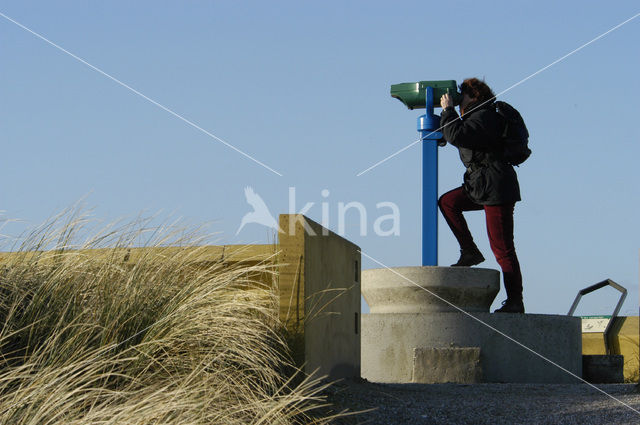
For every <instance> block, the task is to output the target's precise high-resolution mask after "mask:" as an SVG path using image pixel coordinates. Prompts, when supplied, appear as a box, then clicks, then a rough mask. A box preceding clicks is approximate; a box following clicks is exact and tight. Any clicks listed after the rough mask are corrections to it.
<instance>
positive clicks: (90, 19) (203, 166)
mask: <svg viewBox="0 0 640 425" xmlns="http://www.w3.org/2000/svg"><path fill="white" fill-rule="evenodd" d="M0 12H1V13H3V14H4V15H7V16H8V17H10V18H12V19H14V20H16V21H18V22H20V23H21V24H23V25H24V26H26V27H28V28H30V29H31V30H33V31H35V32H38V33H39V34H41V35H42V36H44V37H46V38H48V39H49V40H51V41H52V42H54V43H56V44H58V45H60V46H61V47H63V48H64V49H66V50H68V51H69V52H71V53H73V54H75V55H77V56H79V57H81V58H82V59H84V60H85V61H87V62H89V63H91V64H92V65H94V66H96V67H98V68H100V69H101V70H103V71H104V72H106V73H108V74H110V75H112V76H113V77H115V78H117V79H119V80H120V81H122V82H123V83H125V84H128V85H129V86H131V87H133V88H135V89H136V90H138V91H139V92H141V93H143V94H144V95H146V96H148V97H149V98H151V99H153V100H155V101H157V102H158V103H160V104H162V105H164V106H166V107H167V108H170V109H171V110H173V111H175V112H176V113H178V114H180V115H181V116H183V117H184V118H186V119H188V120H190V121H191V122H193V123H195V124H197V125H198V126H200V127H201V128H203V129H205V130H207V131H209V132H210V133H212V134H214V135H216V136H218V137H220V138H222V139H224V140H225V141H227V142H228V143H230V144H232V145H233V146H235V147H237V148H238V149H240V150H242V151H244V152H246V153H247V154H249V155H251V156H252V157H254V158H256V159H257V160H259V161H261V162H263V163H264V164H266V165H268V166H269V167H271V168H273V169H274V170H277V171H278V172H279V173H280V174H282V176H279V175H277V174H275V173H273V172H271V171H269V170H267V169H265V168H264V167H262V166H260V165H258V164H256V163H255V162H253V161H251V160H249V159H247V158H245V157H243V156H242V155H240V154H239V153H237V152H236V151H234V150H232V149H230V148H229V147H227V146H225V145H223V144H222V143H220V142H219V141H217V140H215V139H213V138H211V137H209V136H207V135H205V134H203V133H202V132H200V131H199V130H197V129H195V128H193V127H191V126H189V125H188V124H186V123H185V122H183V121H181V120H179V119H177V118H176V117H174V116H172V115H171V114H169V113H167V112H166V111H164V110H162V109H160V108H158V107H157V106H155V105H153V104H151V103H150V102H149V101H147V100H145V99H143V98H141V97H140V96H138V95H136V94H134V93H132V92H131V91H129V90H127V89H126V88H124V87H122V86H120V85H118V84H117V83H115V82H114V81H112V80H110V79H108V78H106V77H105V76H104V75H101V74H99V73H98V72H96V71H95V70H92V69H91V68H89V67H87V66H86V65H84V64H82V63H80V62H78V61H77V60H75V59H73V58H72V57H70V56H69V55H67V54H65V53H63V52H61V51H60V50H57V49H55V48H54V47H52V46H51V45H49V44H47V43H45V42H44V41H42V40H40V39H38V38H37V37H36V36H34V35H33V34H30V33H29V32H27V31H26V30H24V29H22V28H20V27H19V26H17V25H16V24H14V23H12V22H10V21H9V20H7V19H6V18H2V17H0V43H1V50H0V52H1V58H2V62H1V66H0V93H1V95H2V102H0V108H1V109H0V117H1V118H0V123H1V124H0V125H1V127H0V137H1V138H2V148H3V149H2V155H1V156H0V179H1V180H2V181H3V182H4V183H3V184H2V185H0V200H1V205H0V209H2V210H3V211H4V217H5V218H13V219H17V218H19V219H22V220H24V221H23V223H21V224H16V225H13V226H10V227H8V228H6V229H5V231H11V232H16V233H17V232H19V231H20V227H21V226H28V225H35V224H38V223H40V222H42V221H43V220H45V219H46V218H47V217H49V216H51V215H52V214H54V213H56V212H57V211H60V210H61V209H63V208H65V207H68V206H70V205H72V204H73V203H75V202H76V201H77V200H79V199H80V198H82V197H83V196H85V195H87V194H89V196H88V199H87V204H88V205H90V206H94V207H95V214H96V215H97V216H98V217H100V218H102V219H105V220H107V221H109V220H114V219H117V218H120V217H123V216H127V217H131V216H136V215H137V214H138V213H140V212H141V211H146V212H148V213H156V212H158V211H164V212H166V213H167V214H169V213H171V214H173V215H177V216H182V217H185V219H186V220H188V221H189V222H191V223H194V224H198V223H203V222H211V223H212V224H211V227H210V228H211V230H212V231H215V232H220V234H219V235H218V237H217V240H218V243H221V244H222V243H230V244H232V243H265V242H268V241H269V240H270V239H271V237H270V232H269V230H268V229H267V228H265V227H262V226H260V225H257V224H252V225H251V224H250V225H247V226H245V228H243V230H242V232H240V233H239V234H238V235H237V236H236V230H237V229H238V226H239V224H240V220H241V218H242V216H243V215H244V214H245V213H247V212H248V211H249V210H250V208H249V206H248V205H247V203H246V201H245V197H244V187H245V186H251V187H253V188H254V190H255V191H256V193H258V194H259V195H260V196H261V197H262V198H263V199H264V200H265V202H266V203H267V204H268V206H269V208H270V210H271V212H272V213H274V214H278V213H286V212H287V211H288V209H289V188H290V187H295V190H296V208H297V209H300V208H302V206H303V205H304V204H305V203H307V202H314V205H313V207H311V208H310V209H309V212H308V215H309V217H311V218H312V219H314V220H316V221H321V218H322V207H321V203H322V202H324V203H326V205H327V208H328V212H329V215H328V217H329V227H330V228H331V229H332V230H334V231H336V230H337V216H338V203H339V202H345V203H346V202H354V201H357V202H361V203H362V204H363V205H365V206H366V208H367V214H368V215H367V228H368V232H367V235H366V236H361V235H360V234H359V223H358V222H359V220H358V217H357V215H356V214H355V212H354V213H353V214H351V215H348V216H347V219H348V221H347V227H346V234H345V237H347V238H348V239H350V240H352V241H354V242H355V243H357V244H358V245H359V246H360V247H361V248H362V250H363V251H364V252H365V253H366V254H367V255H369V256H371V257H373V258H376V259H378V260H379V261H380V262H382V263H384V264H386V265H388V266H407V265H419V263H420V261H421V260H420V258H421V256H420V249H421V248H420V247H421V240H420V238H421V236H420V235H421V231H420V221H421V220H420V214H421V212H420V208H421V206H420V205H421V187H420V185H421V153H420V147H419V146H418V145H416V146H413V147H412V148H410V149H407V150H406V151H404V152H402V153H401V154H399V155H397V156H395V157H394V158H392V159H391V160H389V161H387V162H385V163H383V164H381V165H380V166H378V167H376V168H374V169H372V170H371V171H369V172H367V173H365V174H363V175H362V176H360V177H357V174H358V173H359V172H360V171H362V170H364V169H366V168H368V167H370V166H371V165H373V164H375V163H377V162H378V161H380V160H382V159H384V158H385V157H387V156H388V155H390V154H392V153H394V152H396V151H397V150H399V149H401V148H403V147H404V146H406V145H408V144H410V143H411V142H413V141H414V140H415V139H416V135H417V133H416V131H415V121H416V117H417V116H418V115H419V114H420V113H421V112H419V111H409V110H407V109H406V108H404V106H403V105H402V104H400V102H398V101H397V100H395V99H392V98H391V97H390V96H389V86H390V85H391V84H394V83H400V82H409V81H418V80H424V79H455V80H457V81H461V80H462V79H464V78H466V77H471V76H477V77H484V78H485V79H486V81H487V83H488V84H489V85H491V86H492V88H493V89H494V91H495V92H496V93H498V92H501V91H503V90H505V89H507V88H509V87H511V86H513V85H514V84H516V83H518V82H520V81H521V80H522V79H524V78H526V77H528V76H530V75H531V74H533V73H535V72H536V71H538V70H540V69H542V68H543V67H545V66H547V65H549V64H551V63H553V62H554V61H556V60H557V59H559V58H561V57H562V56H564V55H566V54H567V53H569V52H571V51H573V50H574V49H576V48H578V47H580V46H582V45H584V44H585V43H587V42H588V41H590V40H592V39H593V38H595V37H597V36H598V35H600V34H602V33H604V32H606V31H608V30H609V29H611V28H612V27H614V26H616V25H618V24H620V23H621V22H623V21H625V20H627V19H629V18H631V17H632V16H635V15H636V14H637V13H638V12H640V9H639V8H638V4H637V2H632V1H620V2H616V1H614V2H609V3H607V4H604V3H603V2H595V1H587V2H577V1H571V2H551V1H547V2H545V1H537V2H526V3H525V2H521V3H515V2H507V1H497V2H490V3H489V4H485V5H480V4H479V3H478V2H472V1H456V2H437V3H436V2H434V3H433V4H430V3H429V2H424V1H422V2H417V1H416V2H413V1H398V2H381V1H368V2H364V1H362V2H344V1H339V2H338V1H327V2H300V1H275V2H259V1H246V2H232V1H208V2H206V1H189V2H166V1H136V2H130V1H129V2H125V1H110V2H87V1H58V2H55V4H54V2H45V1H3V2H2V3H0ZM639 39H640V17H638V18H636V19H634V20H632V21H631V22H629V23H627V24H626V25H624V26H622V27H620V28H619V29H617V30H615V31H613V32H611V33H610V34H608V35H606V36H604V37H602V38H601V39H599V40H597V41H595V42H593V43H592V44H590V45H588V46H586V47H584V49H582V50H580V51H578V52H576V53H575V54H573V55H571V56H569V57H567V58H566V59H564V60H562V61H561V62H559V63H557V64H555V65H553V66H551V67H549V68H548V69H546V70H544V71H542V72H540V73H539V74H537V75H535V76H533V77H532V78H530V79H528V80H527V81H525V82H523V83H522V84H520V85H518V86H516V87H514V88H513V89H511V90H509V91H508V92H506V93H505V94H504V95H502V96H500V98H501V99H502V100H505V101H507V102H510V103H511V104H513V105H514V106H516V107H517V108H518V109H519V110H520V112H521V113H522V115H523V116H524V118H525V120H526V122H527V125H528V127H529V131H530V133H531V139H530V143H531V148H532V150H533V156H532V157H531V159H529V160H528V161H527V162H526V163H525V164H523V165H522V166H521V167H520V168H519V169H518V174H519V178H520V185H521V189H522V197H523V201H522V202H520V203H518V204H517V206H516V213H515V214H516V230H515V235H516V246H517V249H518V254H519V257H520V261H521V263H522V268H523V275H524V286H525V304H526V307H527V311H528V312H532V313H557V314H565V313H566V311H567V310H568V309H569V306H570V305H571V302H572V300H573V298H574V297H575V294H576V293H577V291H578V290H579V289H581V288H583V287H585V286H588V285H590V284H593V283H596V282H599V281H600V280H602V279H605V278H611V279H613V280H615V281H616V282H618V283H620V284H622V285H623V286H626V287H627V288H628V289H629V296H628V299H627V302H626V303H625V305H624V307H623V310H622V313H624V314H637V311H638V309H637V305H638V281H639V279H638V269H639V255H640V231H639V230H638V229H639V227H638V223H637V217H638V213H637V211H638V210H640V196H638V195H639V190H638V185H637V182H638V166H637V164H638V158H640V147H638V141H639V140H640V130H638V125H637V121H638V119H637V111H638V94H639V93H640V90H639V89H640V82H638V81H639V80H638V77H637V76H638V74H639V72H638V71H640V51H639V48H638V42H637V41H638V40H639ZM439 152H440V158H439V191H440V193H444V192H445V191H447V190H449V189H451V188H454V187H456V186H458V185H460V184H461V181H462V174H463V172H464V169H463V166H462V164H461V163H460V162H459V159H458V157H457V152H456V151H455V149H454V148H452V147H451V146H447V147H444V148H441V149H440V151H439ZM323 190H328V191H329V194H328V196H323V195H322V191H323ZM325 194H326V192H325ZM379 202H393V203H395V204H396V205H398V208H399V210H400V213H401V216H400V218H401V221H400V235H399V236H387V237H381V236H376V235H375V234H374V232H373V222H374V220H375V219H376V218H377V217H379V216H380V215H382V214H385V213H388V211H381V210H379V209H376V204H377V203H379ZM468 221H469V223H470V227H471V230H472V232H473V233H474V235H475V239H476V241H477V243H478V245H479V247H480V248H481V250H482V251H483V252H484V254H485V257H486V258H488V261H486V262H485V263H483V266H484V267H492V268H498V266H497V263H496V262H495V260H493V258H492V255H491V251H490V249H489V245H488V241H487V237H486V230H485V227H484V216H483V214H482V213H481V212H477V213H471V214H469V215H468ZM439 229H440V230H439V231H440V236H439V258H440V259H439V263H440V264H441V265H448V264H451V263H453V262H455V260H456V259H457V256H458V247H457V245H456V243H455V240H454V239H453V236H452V235H451V234H450V232H449V230H448V228H447V227H446V224H445V223H444V221H443V220H442V219H441V220H440V224H439ZM374 267H377V265H375V264H374V263H373V262H372V261H369V260H363V268H374ZM616 297H617V296H616V294H615V293H614V292H612V291H609V292H606V291H604V292H602V293H596V294H592V295H591V296H589V297H586V298H585V300H584V304H583V307H582V308H581V309H580V310H579V311H578V313H579V314H609V313H610V312H611V311H612V310H613V306H614V304H615V300H616ZM502 299H504V290H502V291H501V293H500V294H499V295H498V297H497V298H496V303H495V305H494V307H495V306H497V305H499V302H500V301H501V300H502Z"/></svg>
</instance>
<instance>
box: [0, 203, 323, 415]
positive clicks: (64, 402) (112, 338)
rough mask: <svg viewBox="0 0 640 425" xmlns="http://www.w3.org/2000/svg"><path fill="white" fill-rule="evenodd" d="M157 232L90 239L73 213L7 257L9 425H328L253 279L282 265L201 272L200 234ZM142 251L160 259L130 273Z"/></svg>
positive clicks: (269, 300) (3, 278)
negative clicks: (134, 253) (132, 251)
mask: <svg viewBox="0 0 640 425" xmlns="http://www.w3.org/2000/svg"><path fill="white" fill-rule="evenodd" d="M149 223H150V221H149V220H136V221H134V222H132V223H126V224H124V225H121V226H117V227H116V226H111V227H108V228H106V229H103V230H101V231H98V232H92V231H91V229H90V228H89V227H87V225H88V224H89V223H88V221H87V220H86V219H85V218H84V217H83V216H82V215H81V214H79V213H78V212H77V210H74V211H71V212H67V213H64V214H62V215H60V216H58V217H55V218H54V219H52V220H50V221H49V222H47V223H45V224H44V225H43V226H41V227H40V228H38V229H37V230H35V231H34V232H31V233H30V234H28V235H26V236H24V237H23V238H21V239H20V240H19V241H18V242H17V243H16V245H14V246H13V247H9V249H10V250H11V251H14V252H15V253H14V254H12V255H3V256H2V257H1V262H0V266H1V267H2V269H0V272H1V274H0V325H1V330H0V423H1V424H12V425H13V424H15V425H20V424H24V425H27V424H39V425H45V424H78V425H80V424H83V425H84V424H181V425H188V424H248V423H252V424H293V423H327V422H328V421H329V420H330V419H329V418H324V419H312V418H311V415H309V412H310V411H311V410H313V409H315V408H317V407H318V406H320V405H321V404H322V403H323V401H322V397H320V395H319V394H320V391H321V390H322V387H321V386H319V385H317V382H314V381H311V380H309V379H305V380H302V382H296V383H294V379H292V378H291V377H290V376H289V378H287V376H286V374H285V373H283V371H284V370H291V367H292V364H291V361H290V359H289V357H288V354H287V353H288V351H287V347H286V344H285V343H284V342H283V339H282V338H281V336H280V335H281V334H280V333H279V323H278V317H277V314H278V313H277V312H278V308H277V302H278V300H277V298H276V292H275V291H274V290H273V287H270V286H269V285H264V284H259V283H258V282H253V281H252V278H251V276H256V274H261V273H262V274H264V273H270V274H273V273H274V264H273V263H272V262H265V263H262V264H259V265H256V266H250V267H229V266H226V265H225V264H223V263H215V262H214V263H207V264H206V266H205V267H203V266H199V267H196V266H194V261H193V259H194V258H196V257H197V256H198V250H199V248H198V246H202V245H203V241H204V239H203V238H201V237H200V236H198V232H197V231H196V232H191V233H185V232H184V231H183V230H179V231H177V230H176V229H175V227H174V226H169V227H168V228H157V227H152V226H150V225H149ZM78 240H82V242H78ZM131 246H145V247H148V248H154V249H149V250H145V251H144V252H145V255H140V256H138V257H137V258H136V260H135V262H133V263H131V262H128V263H125V262H123V261H122V253H123V250H126V248H128V247H131ZM168 246H171V247H172V248H171V249H168V248H166V247H168ZM105 248H108V249H105ZM5 249H6V248H5ZM95 249H101V251H87V250H95ZM96 252H100V255H95V253H96ZM247 286H250V287H252V288H253V289H251V290H246V289H245V288H246V287H247Z"/></svg>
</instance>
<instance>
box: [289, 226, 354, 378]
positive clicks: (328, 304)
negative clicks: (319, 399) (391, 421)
mask: <svg viewBox="0 0 640 425" xmlns="http://www.w3.org/2000/svg"><path fill="white" fill-rule="evenodd" d="M279 225H280V228H281V230H282V232H281V233H279V235H278V242H279V247H280V250H281V254H280V255H281V261H280V262H281V264H282V266H281V272H280V279H279V285H280V300H281V301H280V306H281V318H282V319H283V320H284V321H286V323H287V324H288V327H290V329H298V330H299V329H300V328H301V327H303V328H304V335H305V339H304V361H305V372H307V373H312V372H316V373H317V374H319V375H328V376H329V377H331V378H341V377H354V376H358V377H359V376H360V252H359V251H360V250H359V248H358V246H356V245H354V244H353V243H351V242H349V241H348V240H346V239H344V238H342V237H341V236H339V235H337V234H335V233H333V232H330V231H329V230H328V229H326V228H323V227H322V226H321V225H320V224H318V223H315V222H314V221H312V220H309V219H308V218H306V217H304V216H302V215H288V214H283V215H280V217H279Z"/></svg>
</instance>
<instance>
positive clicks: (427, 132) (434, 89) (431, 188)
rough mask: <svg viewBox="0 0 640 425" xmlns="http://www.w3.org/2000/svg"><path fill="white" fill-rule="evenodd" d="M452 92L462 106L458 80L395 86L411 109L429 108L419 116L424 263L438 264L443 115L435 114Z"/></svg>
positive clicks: (393, 94)
mask: <svg viewBox="0 0 640 425" xmlns="http://www.w3.org/2000/svg"><path fill="white" fill-rule="evenodd" d="M445 93H449V95H451V97H452V98H453V102H454V105H459V104H460V101H461V100H462V94H460V93H458V90H457V85H456V81H455V80H440V81H419V82H417V83H401V84H393V85H392V86H391V97H395V98H396V99H398V100H400V102H402V103H403V104H404V105H405V106H406V107H407V108H409V109H412V110H413V109H416V108H425V109H426V113H425V114H424V115H420V116H419V117H418V133H419V134H420V141H422V265H423V266H437V265H438V141H439V140H441V139H442V133H441V132H440V131H438V130H439V129H440V116H439V115H435V114H434V113H433V109H434V108H435V107H440V98H441V97H442V95H443V94H445Z"/></svg>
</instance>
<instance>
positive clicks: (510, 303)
mask: <svg viewBox="0 0 640 425" xmlns="http://www.w3.org/2000/svg"><path fill="white" fill-rule="evenodd" d="M494 313H524V303H523V302H522V300H521V299H517V300H514V299H510V298H507V299H506V300H504V301H502V307H500V308H499V309H497V310H496V311H494Z"/></svg>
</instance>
